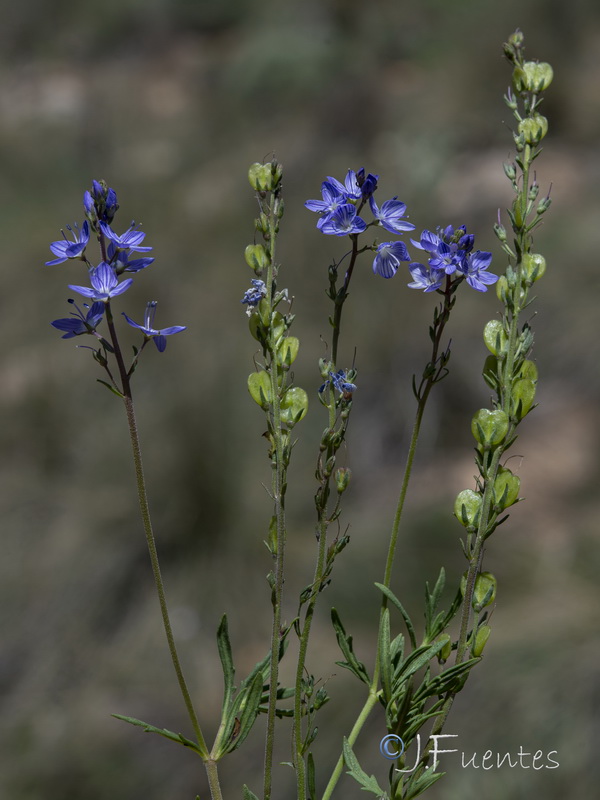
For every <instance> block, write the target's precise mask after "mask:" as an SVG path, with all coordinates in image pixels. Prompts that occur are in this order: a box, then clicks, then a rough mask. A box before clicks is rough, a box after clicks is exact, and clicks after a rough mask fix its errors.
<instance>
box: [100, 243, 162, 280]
mask: <svg viewBox="0 0 600 800" xmlns="http://www.w3.org/2000/svg"><path fill="white" fill-rule="evenodd" d="M107 257H108V260H109V263H110V265H111V266H112V267H113V268H114V270H115V272H116V273H117V275H120V274H121V273H122V272H139V271H140V270H142V269H146V267H149V266H150V264H152V262H153V261H154V258H134V259H133V261H130V260H129V255H128V253H127V252H126V251H125V250H119V249H118V248H117V247H116V245H115V244H114V242H110V244H109V245H108V250H107Z"/></svg>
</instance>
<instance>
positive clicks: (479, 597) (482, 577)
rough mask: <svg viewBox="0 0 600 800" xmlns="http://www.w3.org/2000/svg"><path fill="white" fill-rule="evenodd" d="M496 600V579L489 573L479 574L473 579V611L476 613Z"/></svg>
mask: <svg viewBox="0 0 600 800" xmlns="http://www.w3.org/2000/svg"><path fill="white" fill-rule="evenodd" d="M495 599H496V578H495V577H494V576H493V575H492V573H491V572H480V573H479V575H478V576H477V577H476V578H475V589H474V591H473V601H472V605H473V609H474V610H475V611H477V612H479V611H481V610H482V609H484V608H485V607H486V606H489V605H491V604H492V603H493V602H494V600H495Z"/></svg>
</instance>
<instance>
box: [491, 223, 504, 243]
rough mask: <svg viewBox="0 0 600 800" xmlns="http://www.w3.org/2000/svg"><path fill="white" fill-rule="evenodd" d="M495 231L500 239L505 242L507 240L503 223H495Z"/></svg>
mask: <svg viewBox="0 0 600 800" xmlns="http://www.w3.org/2000/svg"><path fill="white" fill-rule="evenodd" d="M494 233H495V234H496V236H497V237H498V239H499V241H501V242H505V241H506V228H505V227H504V225H501V224H500V223H498V222H495V223H494Z"/></svg>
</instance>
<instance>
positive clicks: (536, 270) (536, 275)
mask: <svg viewBox="0 0 600 800" xmlns="http://www.w3.org/2000/svg"><path fill="white" fill-rule="evenodd" d="M522 270H523V277H524V278H525V280H526V281H528V282H529V284H530V285H531V284H532V283H535V281H537V280H539V279H540V278H541V277H542V276H543V274H544V273H545V272H546V259H545V258H544V256H542V255H540V254H539V253H525V255H524V256H523V260H522Z"/></svg>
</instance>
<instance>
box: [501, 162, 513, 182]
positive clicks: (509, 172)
mask: <svg viewBox="0 0 600 800" xmlns="http://www.w3.org/2000/svg"><path fill="white" fill-rule="evenodd" d="M502 167H503V169H504V174H505V175H506V177H507V178H508V180H509V181H511V182H513V183H514V181H515V180H516V178H517V170H516V167H515V165H514V164H502Z"/></svg>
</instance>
